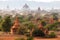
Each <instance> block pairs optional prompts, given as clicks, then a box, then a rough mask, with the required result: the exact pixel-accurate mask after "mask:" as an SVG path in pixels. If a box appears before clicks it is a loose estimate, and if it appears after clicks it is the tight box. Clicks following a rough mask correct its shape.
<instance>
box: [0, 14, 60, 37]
mask: <svg viewBox="0 0 60 40" xmlns="http://www.w3.org/2000/svg"><path fill="white" fill-rule="evenodd" d="M52 15H53V19H54V20H56V21H55V22H54V23H53V24H47V22H46V21H45V20H43V19H38V20H39V21H38V22H41V24H42V26H43V28H46V29H48V30H49V31H51V30H53V31H56V30H57V25H59V24H60V22H58V21H57V20H58V17H57V15H56V14H52ZM18 18H19V21H20V23H21V26H20V28H19V29H18V31H17V33H18V34H21V35H28V36H30V33H31V31H33V30H34V31H33V32H32V35H33V36H41V37H44V36H45V34H44V32H43V31H41V30H40V29H38V25H37V23H36V24H34V23H32V21H31V19H34V20H35V19H36V18H35V17H33V16H32V15H28V16H26V17H24V16H18ZM13 19H14V18H12V17H11V16H5V17H4V18H2V17H1V16H0V30H1V31H3V32H10V29H11V26H12V25H13V24H12V23H13V21H12V20H13Z"/></svg>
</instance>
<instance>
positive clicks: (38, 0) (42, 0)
mask: <svg viewBox="0 0 60 40" xmlns="http://www.w3.org/2000/svg"><path fill="white" fill-rule="evenodd" d="M0 1H15V0H0ZM16 1H19V0H16ZM25 1H36V2H52V1H60V0H25Z"/></svg>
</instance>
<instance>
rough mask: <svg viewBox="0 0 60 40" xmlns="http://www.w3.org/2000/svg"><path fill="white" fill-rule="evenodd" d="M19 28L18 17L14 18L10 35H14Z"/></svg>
mask: <svg viewBox="0 0 60 40" xmlns="http://www.w3.org/2000/svg"><path fill="white" fill-rule="evenodd" d="M19 26H20V23H19V20H18V17H16V19H15V21H14V24H13V26H12V28H11V34H16V33H17V30H18V28H19Z"/></svg>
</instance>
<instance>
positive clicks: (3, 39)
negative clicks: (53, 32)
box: [0, 35, 60, 40]
mask: <svg viewBox="0 0 60 40" xmlns="http://www.w3.org/2000/svg"><path fill="white" fill-rule="evenodd" d="M18 37H23V36H14V35H9V36H8V35H4V36H3V35H2V36H0V40H14V39H15V38H18ZM34 40H60V37H59V38H37V37H35V38H34Z"/></svg>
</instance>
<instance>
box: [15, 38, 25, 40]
mask: <svg viewBox="0 0 60 40" xmlns="http://www.w3.org/2000/svg"><path fill="white" fill-rule="evenodd" d="M15 40H25V38H17V39H15Z"/></svg>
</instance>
